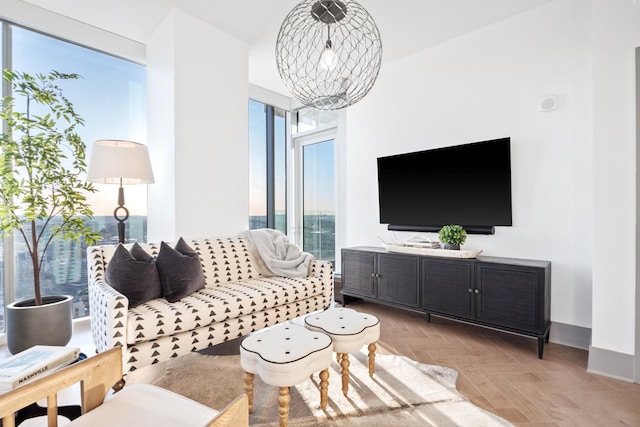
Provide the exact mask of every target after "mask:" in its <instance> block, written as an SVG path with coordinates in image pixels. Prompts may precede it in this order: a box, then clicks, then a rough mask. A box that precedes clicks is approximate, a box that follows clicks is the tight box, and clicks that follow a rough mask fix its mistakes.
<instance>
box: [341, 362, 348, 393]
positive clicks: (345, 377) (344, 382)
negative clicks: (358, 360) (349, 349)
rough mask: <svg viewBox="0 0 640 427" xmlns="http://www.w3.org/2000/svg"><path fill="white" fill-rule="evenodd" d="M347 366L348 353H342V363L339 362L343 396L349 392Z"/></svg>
mask: <svg viewBox="0 0 640 427" xmlns="http://www.w3.org/2000/svg"><path fill="white" fill-rule="evenodd" d="M349 364H350V363H349V353H342V361H341V362H340V366H341V367H342V370H341V371H340V373H341V374H342V393H343V394H344V395H345V396H346V395H347V393H348V392H349Z"/></svg>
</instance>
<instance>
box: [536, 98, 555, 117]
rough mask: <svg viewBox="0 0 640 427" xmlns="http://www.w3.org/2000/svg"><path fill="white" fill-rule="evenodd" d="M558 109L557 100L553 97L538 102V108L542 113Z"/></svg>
mask: <svg viewBox="0 0 640 427" xmlns="http://www.w3.org/2000/svg"><path fill="white" fill-rule="evenodd" d="M557 107H558V98H557V97H556V96H555V95H549V96H545V97H544V98H542V99H541V100H540V103H539V104H538V108H539V109H540V111H542V112H545V113H546V112H548V111H553V110H555V109H556V108H557Z"/></svg>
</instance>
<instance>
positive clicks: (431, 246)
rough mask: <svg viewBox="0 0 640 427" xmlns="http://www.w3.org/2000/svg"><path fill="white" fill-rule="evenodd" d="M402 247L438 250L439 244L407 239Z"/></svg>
mask: <svg viewBox="0 0 640 427" xmlns="http://www.w3.org/2000/svg"><path fill="white" fill-rule="evenodd" d="M404 246H409V247H411V248H425V249H440V242H433V241H431V240H422V239H409V240H407V241H405V242H404Z"/></svg>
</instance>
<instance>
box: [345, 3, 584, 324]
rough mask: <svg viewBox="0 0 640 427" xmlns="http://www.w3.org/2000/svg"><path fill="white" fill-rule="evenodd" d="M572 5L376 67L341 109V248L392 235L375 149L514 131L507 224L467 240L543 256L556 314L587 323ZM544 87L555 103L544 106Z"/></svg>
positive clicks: (579, 49) (578, 70) (579, 24)
mask: <svg viewBox="0 0 640 427" xmlns="http://www.w3.org/2000/svg"><path fill="white" fill-rule="evenodd" d="M578 3H579V1H578V0H576V1H573V0H558V1H554V2H551V3H549V4H547V5H543V6H541V7H539V8H536V9H533V10H531V11H529V12H526V13H524V14H522V15H518V16H516V17H513V18H511V19H508V20H506V21H503V22H501V23H498V24H496V25H492V26H490V27H487V28H483V29H481V30H478V31H476V32H474V33H471V34H468V35H465V36H463V37H460V38H457V39H454V40H451V41H449V42H446V43H444V44H441V45H439V46H437V47H435V48H432V49H429V50H426V51H423V52H421V53H419V54H416V55H413V56H411V57H407V58H405V59H403V60H400V61H397V62H394V63H391V64H389V65H386V66H384V67H383V69H382V71H381V73H380V77H379V80H378V82H377V83H376V85H375V86H374V89H373V90H372V92H371V93H370V94H369V95H368V96H367V98H365V99H364V100H363V101H362V102H361V103H359V104H356V105H355V106H353V107H350V110H349V112H348V125H347V126H348V131H347V147H346V149H347V159H348V160H347V165H346V169H347V170H346V176H347V185H346V191H347V194H346V200H347V203H348V206H347V209H348V212H347V224H346V231H347V239H346V243H347V245H348V246H353V245H362V244H368V245H377V246H379V241H378V239H377V237H376V236H377V235H380V236H383V237H385V238H387V239H388V238H390V233H389V232H388V231H386V225H380V224H379V216H378V199H377V182H376V178H375V177H376V176H377V172H376V158H377V157H379V156H385V155H390V154H396V153H402V152H409V151H416V150H424V149H428V148H434V147H440V146H446V145H455V144H462V143H468V142H474V141H482V140H486V139H493V138H499V137H503V136H510V137H511V141H512V147H511V150H512V185H513V191H512V193H513V227H497V229H496V234H495V235H493V236H478V235H471V236H469V238H468V240H467V243H466V244H465V247H467V248H475V249H482V250H483V254H485V255H491V256H504V257H515V258H528V259H542V260H549V261H551V262H552V278H553V279H552V297H551V317H552V320H553V321H556V322H561V323H567V324H571V325H577V326H583V327H590V326H591V252H592V246H593V245H592V227H591V224H592V216H591V209H592V204H593V201H592V173H591V167H590V165H591V163H592V147H591V139H590V137H589V135H590V128H591V126H592V125H591V114H590V110H589V105H590V89H589V88H590V79H591V76H590V73H589V68H588V64H589V58H590V57H589V34H588V20H589V13H588V9H584V8H579V7H577V4H578ZM548 94H556V95H558V97H559V100H560V105H559V108H558V109H557V110H555V111H552V112H546V113H542V112H540V111H538V101H539V100H540V99H541V98H543V97H545V96H546V95H548ZM350 159H358V160H351V161H350ZM451 173H452V174H455V173H456V171H455V169H454V168H452V170H451ZM435 185H437V183H436V184H435ZM470 208H471V207H470Z"/></svg>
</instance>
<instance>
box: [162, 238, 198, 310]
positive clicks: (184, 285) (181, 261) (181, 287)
mask: <svg viewBox="0 0 640 427" xmlns="http://www.w3.org/2000/svg"><path fill="white" fill-rule="evenodd" d="M156 265H157V266H158V273H159V275H160V285H161V286H162V295H163V296H164V297H165V298H166V299H167V301H169V302H176V301H178V300H180V299H182V298H184V297H186V296H188V295H191V294H192V293H194V292H195V291H197V290H198V289H202V288H204V285H205V281H204V272H203V271H202V263H201V262H200V257H199V256H198V254H197V252H196V251H194V250H193V249H191V247H190V246H189V245H187V243H186V242H185V241H184V240H183V239H182V237H181V238H180V239H179V240H178V243H176V246H175V249H174V248H172V247H171V246H169V245H167V244H166V243H165V242H161V243H160V252H159V253H158V258H157V260H156Z"/></svg>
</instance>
